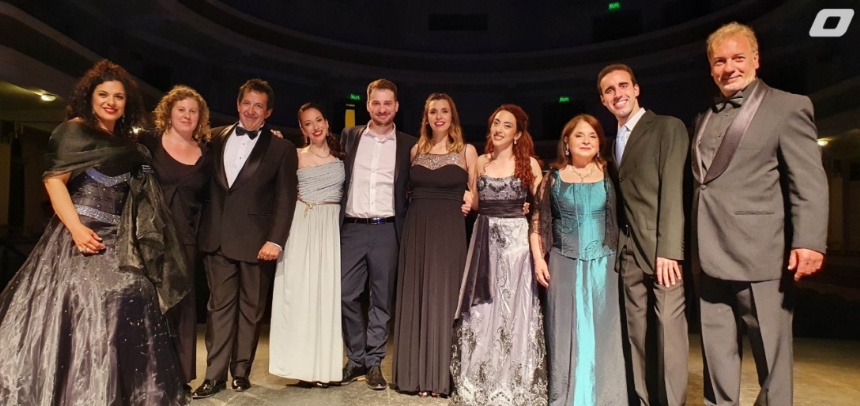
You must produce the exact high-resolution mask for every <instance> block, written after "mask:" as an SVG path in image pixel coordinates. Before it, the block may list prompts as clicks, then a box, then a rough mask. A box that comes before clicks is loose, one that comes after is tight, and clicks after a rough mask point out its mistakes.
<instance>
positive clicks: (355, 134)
mask: <svg viewBox="0 0 860 406" xmlns="http://www.w3.org/2000/svg"><path fill="white" fill-rule="evenodd" d="M365 127H366V126H363V125H361V126H358V127H354V128H353V130H352V132H351V133H350V134H348V135H347V136H348V137H349V139H348V140H347V141H349V142H350V143H351V144H349V145H348V146H347V148H348V149H349V151H346V153H347V157H346V158H347V163H346V164H347V168H349V171H350V173H352V171H353V169H354V168H355V155H356V154H358V143H359V142H361V135H362V134H364V128H365Z"/></svg>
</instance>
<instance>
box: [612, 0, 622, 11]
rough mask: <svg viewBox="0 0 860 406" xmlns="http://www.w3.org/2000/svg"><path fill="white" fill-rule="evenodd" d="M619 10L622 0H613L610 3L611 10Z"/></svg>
mask: <svg viewBox="0 0 860 406" xmlns="http://www.w3.org/2000/svg"><path fill="white" fill-rule="evenodd" d="M618 10H621V2H620V1H613V2H612V3H609V11H618Z"/></svg>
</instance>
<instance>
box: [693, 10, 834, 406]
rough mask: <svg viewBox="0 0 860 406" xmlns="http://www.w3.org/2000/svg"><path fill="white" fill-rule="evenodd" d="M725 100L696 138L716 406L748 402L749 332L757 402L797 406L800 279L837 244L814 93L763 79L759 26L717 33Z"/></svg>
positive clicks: (697, 249) (697, 262) (696, 241)
mask: <svg viewBox="0 0 860 406" xmlns="http://www.w3.org/2000/svg"><path fill="white" fill-rule="evenodd" d="M708 61H709V62H710V65H711V76H712V77H713V79H714V82H715V83H716V84H717V86H718V87H719V89H720V96H721V97H720V98H719V99H718V100H717V103H716V104H715V105H714V106H713V107H712V108H711V109H708V110H707V111H706V112H705V113H704V114H703V115H702V116H701V117H700V118H699V120H698V123H697V125H696V131H695V135H694V138H693V147H692V157H693V158H692V167H693V178H694V186H695V187H694V189H693V191H694V193H693V211H692V219H693V244H692V246H693V274H694V275H695V279H696V282H697V283H696V287H697V292H698V293H699V305H700V308H701V319H702V355H703V357H704V367H705V370H704V380H705V382H704V390H705V396H704V399H705V404H706V405H736V404H738V403H739V402H740V399H739V395H740V383H741V376H740V372H741V353H742V350H741V348H740V342H741V340H740V333H741V332H742V331H746V333H747V337H748V338H749V341H750V347H751V349H752V353H753V359H754V360H755V364H756V369H757V370H758V378H759V384H760V385H761V390H760V391H759V394H758V396H757V398H756V400H755V404H756V405H791V404H792V403H793V400H794V399H793V376H792V371H793V368H794V364H793V362H794V361H793V358H792V330H791V323H792V316H793V312H794V294H793V292H794V289H795V288H794V282H793V281H792V273H791V272H794V274H793V276H794V280H795V281H796V280H799V279H800V278H802V277H804V276H808V275H811V274H813V273H815V272H817V271H818V270H819V269H820V268H821V266H822V263H823V261H824V252H825V250H826V244H827V212H828V190H827V176H826V175H825V173H824V168H823V166H822V163H821V151H820V150H819V147H818V145H817V143H816V141H817V138H818V134H817V130H816V128H815V119H814V117H813V113H812V103H811V102H810V100H809V98H808V97H805V96H799V95H796V94H791V93H786V92H783V91H780V90H777V89H774V88H771V87H769V86H768V85H766V84H765V83H764V82H763V81H761V80H759V79H758V78H757V77H756V70H758V67H759V53H758V41H757V40H756V37H755V33H754V32H753V30H752V29H751V28H750V27H748V26H746V25H743V24H738V23H729V24H726V25H724V26H723V27H720V28H719V29H718V30H717V31H715V32H714V33H713V34H711V36H710V37H709V38H708Z"/></svg>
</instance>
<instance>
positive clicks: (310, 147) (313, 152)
mask: <svg viewBox="0 0 860 406" xmlns="http://www.w3.org/2000/svg"><path fill="white" fill-rule="evenodd" d="M308 151H311V154H314V156H316V157H317V158H320V159H326V158H328V157H330V156H331V150H328V151H327V152H326V154H325V155H320V154H317V153H316V151H314V147H313V145H310V146H308Z"/></svg>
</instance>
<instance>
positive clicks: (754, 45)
mask: <svg viewBox="0 0 860 406" xmlns="http://www.w3.org/2000/svg"><path fill="white" fill-rule="evenodd" d="M735 34H740V35H743V36H745V37H747V39H748V40H749V42H750V49H751V50H752V52H753V54H757V53H758V40H757V39H756V37H755V31H753V29H752V28H751V27H750V26H748V25H745V24H741V23H739V22H736V21H732V22H730V23H728V24H726V25H723V26H722V27H720V28H717V30H716V31H714V32H712V33H711V35H709V36H708V42H707V44H708V59H710V58H711V55H712V54H713V52H714V48H716V47H717V44H719V43H721V42H723V40H725V39H726V38H728V37H730V36H732V35H735Z"/></svg>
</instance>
